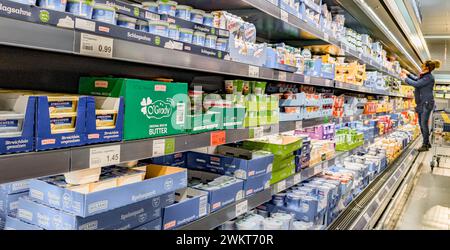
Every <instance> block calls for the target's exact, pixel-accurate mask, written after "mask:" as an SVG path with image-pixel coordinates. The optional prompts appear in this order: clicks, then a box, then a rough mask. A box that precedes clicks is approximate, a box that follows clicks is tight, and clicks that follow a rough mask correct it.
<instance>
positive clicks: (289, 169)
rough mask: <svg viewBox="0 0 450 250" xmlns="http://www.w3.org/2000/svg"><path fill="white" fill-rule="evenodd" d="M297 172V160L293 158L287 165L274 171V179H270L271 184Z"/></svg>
mask: <svg viewBox="0 0 450 250" xmlns="http://www.w3.org/2000/svg"><path fill="white" fill-rule="evenodd" d="M294 174H295V160H292V163H289V164H288V165H287V166H286V167H284V168H282V169H280V170H278V171H274V172H272V179H271V180H270V185H273V184H275V183H277V182H280V181H282V180H284V179H286V178H289V177H290V176H292V175H294Z"/></svg>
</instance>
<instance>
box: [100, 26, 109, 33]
mask: <svg viewBox="0 0 450 250" xmlns="http://www.w3.org/2000/svg"><path fill="white" fill-rule="evenodd" d="M98 31H101V32H105V33H109V28H108V27H105V26H98Z"/></svg>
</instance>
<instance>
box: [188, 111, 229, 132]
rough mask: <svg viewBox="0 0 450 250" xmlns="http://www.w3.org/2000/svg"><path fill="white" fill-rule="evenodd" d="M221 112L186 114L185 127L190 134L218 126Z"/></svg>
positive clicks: (217, 127)
mask: <svg viewBox="0 0 450 250" xmlns="http://www.w3.org/2000/svg"><path fill="white" fill-rule="evenodd" d="M220 119H221V114H220V113H218V112H212V111H209V112H206V113H204V114H198V115H188V116H187V120H186V121H187V123H188V124H186V128H187V129H188V131H189V133H191V134H198V133H203V132H208V131H213V130H217V129H219V128H220Z"/></svg>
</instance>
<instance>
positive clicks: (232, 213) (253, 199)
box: [179, 189, 272, 230]
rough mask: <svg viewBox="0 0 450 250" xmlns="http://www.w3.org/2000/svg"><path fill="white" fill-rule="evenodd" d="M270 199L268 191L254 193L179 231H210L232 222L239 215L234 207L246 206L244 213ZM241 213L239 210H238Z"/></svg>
mask: <svg viewBox="0 0 450 250" xmlns="http://www.w3.org/2000/svg"><path fill="white" fill-rule="evenodd" d="M271 199H272V195H271V193H270V189H266V190H264V191H262V192H259V193H256V194H254V195H252V196H250V197H248V198H246V199H243V200H240V201H238V202H235V203H233V204H231V205H229V206H227V207H225V208H223V209H221V210H219V211H217V212H215V213H212V214H209V215H207V216H206V217H203V218H201V219H199V220H197V221H194V222H192V223H190V224H187V225H185V226H183V227H181V228H179V230H212V229H215V228H216V227H218V226H220V225H222V224H223V223H225V222H227V221H229V220H232V219H234V218H236V217H238V216H240V215H241V214H237V211H236V206H240V207H241V206H246V207H247V209H245V210H243V211H244V212H243V213H245V212H247V211H250V210H252V209H254V208H256V207H258V206H260V205H261V204H264V203H266V202H268V201H270V200H271ZM238 210H239V211H241V212H242V210H241V209H238Z"/></svg>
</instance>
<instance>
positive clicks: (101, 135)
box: [86, 96, 124, 144]
mask: <svg viewBox="0 0 450 250" xmlns="http://www.w3.org/2000/svg"><path fill="white" fill-rule="evenodd" d="M86 105H87V108H86V143H87V144H93V143H105V142H113V141H122V138H123V119H124V100H123V97H120V98H113V97H99V96H89V97H88V98H87V101H86ZM96 109H101V110H114V111H115V112H117V113H116V114H115V117H114V116H113V115H112V114H96ZM104 119H107V120H113V121H114V124H115V126H114V127H110V128H106V129H102V128H100V127H98V126H97V120H104Z"/></svg>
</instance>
